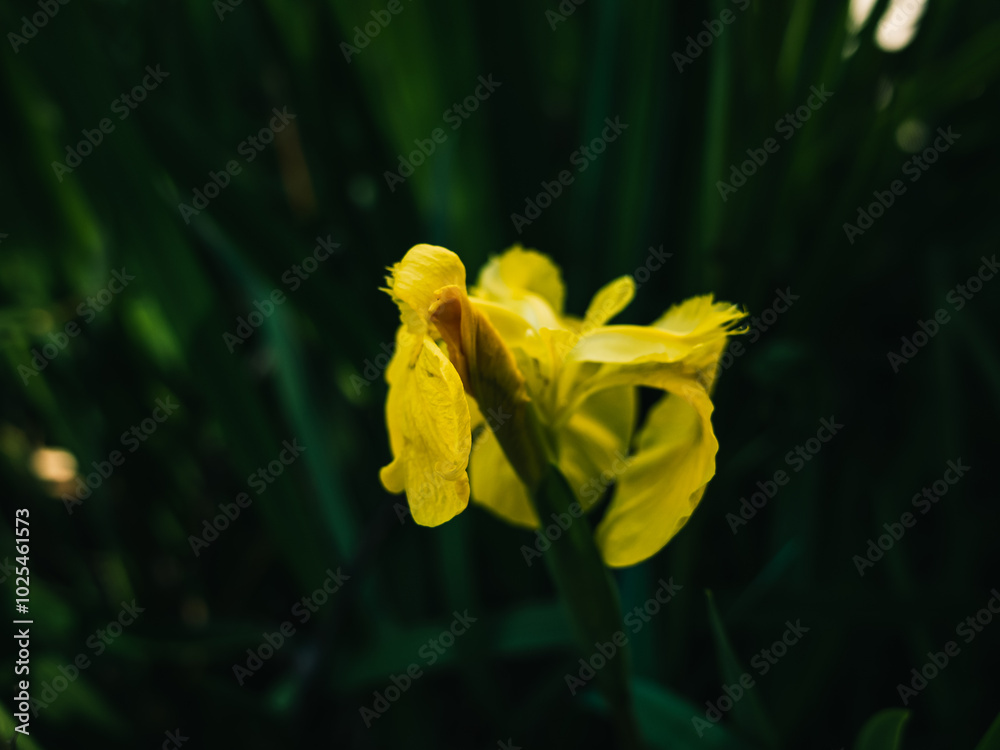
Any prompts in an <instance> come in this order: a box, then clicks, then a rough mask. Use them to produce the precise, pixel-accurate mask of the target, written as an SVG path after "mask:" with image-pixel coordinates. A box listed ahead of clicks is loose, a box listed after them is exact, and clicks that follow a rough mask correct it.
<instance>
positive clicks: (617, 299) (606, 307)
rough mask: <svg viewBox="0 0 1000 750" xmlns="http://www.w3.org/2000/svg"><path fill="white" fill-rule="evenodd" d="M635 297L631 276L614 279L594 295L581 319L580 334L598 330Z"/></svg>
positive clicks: (633, 282)
mask: <svg viewBox="0 0 1000 750" xmlns="http://www.w3.org/2000/svg"><path fill="white" fill-rule="evenodd" d="M633 297H635V281H634V280H633V279H632V277H631V276H622V277H621V278H618V279H615V280H614V281H612V282H611V283H610V284H606V285H605V286H604V287H602V288H601V289H600V291H598V292H597V294H595V295H594V298H593V299H592V300H591V301H590V306H589V307H588V308H587V314H586V315H584V317H583V325H582V330H581V333H586V332H588V331H592V330H594V329H595V328H598V327H600V326H602V325H604V324H605V323H607V322H608V321H609V320H611V319H612V318H613V317H615V316H616V315H617V314H618V313H620V312H621V311H622V310H624V309H625V308H626V307H628V304H629V302H631V301H632V298H633Z"/></svg>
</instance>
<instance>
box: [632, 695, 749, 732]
mask: <svg viewBox="0 0 1000 750" xmlns="http://www.w3.org/2000/svg"><path fill="white" fill-rule="evenodd" d="M632 693H633V695H634V697H635V715H636V719H637V720H638V722H639V729H640V730H641V731H642V736H643V737H644V738H646V740H647V741H648V742H649V743H650V744H651V745H652V746H653V747H661V748H664V750H668V749H669V750H687V748H691V750H696V748H708V750H713V749H714V748H719V749H720V750H721V749H722V748H726V749H727V750H741V748H746V747H747V745H746V744H744V743H743V742H742V741H741V740H738V739H737V738H736V737H735V736H733V735H732V734H730V732H729V731H728V730H727V729H726V728H725V727H724V726H722V725H721V724H714V725H712V727H711V728H710V729H704V730H703V734H702V736H701V737H699V736H698V734H697V730H695V728H694V724H693V722H692V721H691V719H692V717H695V716H698V717H702V718H704V716H703V714H702V712H701V711H700V710H699V709H698V708H697V707H696V706H694V705H692V704H690V703H688V702H687V701H685V700H684V699H683V698H681V697H680V696H678V695H677V694H676V693H673V692H671V691H670V690H668V689H666V688H664V687H662V686H660V685H657V684H656V683H655V682H650V681H648V680H642V679H635V680H633V681H632Z"/></svg>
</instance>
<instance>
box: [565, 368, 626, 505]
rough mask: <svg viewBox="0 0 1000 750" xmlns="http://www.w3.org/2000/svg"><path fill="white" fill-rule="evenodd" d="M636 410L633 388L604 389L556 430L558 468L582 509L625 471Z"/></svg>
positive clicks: (599, 496)
mask: <svg viewBox="0 0 1000 750" xmlns="http://www.w3.org/2000/svg"><path fill="white" fill-rule="evenodd" d="M635 412H636V393H635V388H632V387H631V386H625V387H618V388H606V389H604V390H601V391H597V392H596V393H594V394H593V395H592V396H591V397H590V398H588V399H587V400H586V401H584V402H583V404H582V405H581V406H580V408H579V409H577V410H576V412H575V413H574V414H573V416H572V417H571V418H570V419H569V421H568V422H567V423H566V425H565V426H564V427H563V428H562V429H560V430H559V447H558V451H559V458H558V464H559V471H560V472H562V475H563V476H564V477H566V481H567V482H569V485H570V487H572V488H573V492H574V493H575V494H576V498H577V501H579V503H580V504H581V505H582V506H583V507H584V509H588V508H590V507H591V506H592V505H593V504H594V503H596V502H597V501H598V500H600V499H601V497H603V495H604V490H605V489H606V488H607V487H608V486H610V484H611V483H612V482H613V481H614V480H615V477H617V476H618V475H619V474H621V473H622V471H623V470H624V468H625V465H626V462H627V454H628V448H629V439H630V438H631V437H632V431H633V429H634V428H635Z"/></svg>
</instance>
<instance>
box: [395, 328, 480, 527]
mask: <svg viewBox="0 0 1000 750" xmlns="http://www.w3.org/2000/svg"><path fill="white" fill-rule="evenodd" d="M396 341H397V344H396V351H395V353H394V355H393V359H392V362H390V364H389V367H388V369H387V371H386V379H387V380H388V381H389V395H388V398H387V399H386V407H385V413H386V422H387V424H388V428H389V441H390V444H391V446H392V452H393V461H392V463H390V464H389V465H388V466H385V467H384V468H383V469H382V471H381V472H380V474H379V477H380V478H381V480H382V484H383V485H384V486H385V488H386V489H387V490H388V491H389V492H393V493H398V492H402V491H404V490H405V492H406V497H407V500H408V501H409V504H410V512H411V513H412V514H413V520H414V521H416V522H417V523H418V524H420V525H422V526H437V525H439V524H442V523H444V522H445V521H447V520H449V519H451V518H453V517H454V516H456V515H457V514H458V513H460V512H461V511H463V510H464V509H465V507H466V505H468V502H469V481H468V475H467V474H466V468H467V466H468V462H469V450H470V449H471V445H472V438H471V424H470V416H469V406H468V403H467V402H466V396H465V390H464V388H463V387H462V381H461V378H459V376H458V373H457V372H456V371H455V368H454V366H453V365H452V364H451V362H450V361H449V360H448V358H447V357H446V356H445V355H444V353H443V352H442V351H441V350H440V349H439V348H438V347H437V346H436V345H435V344H434V342H433V341H431V340H430V339H428V338H426V337H423V336H414V335H412V334H410V333H409V332H408V331H407V330H406V329H405V328H402V327H401V328H400V329H399V332H398V334H397V337H396ZM411 360H412V361H413V362H414V364H413V365H412V366H411V365H410V364H409V362H410V361H411Z"/></svg>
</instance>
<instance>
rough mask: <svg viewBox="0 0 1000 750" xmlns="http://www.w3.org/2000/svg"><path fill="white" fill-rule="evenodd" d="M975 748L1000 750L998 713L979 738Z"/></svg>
mask: <svg viewBox="0 0 1000 750" xmlns="http://www.w3.org/2000/svg"><path fill="white" fill-rule="evenodd" d="M976 750H1000V714H997V717H996V718H995V719H994V720H993V723H992V724H991V725H990V728H989V729H987V730H986V734H984V735H983V738H982V739H981V740H979V744H978V745H976Z"/></svg>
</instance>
